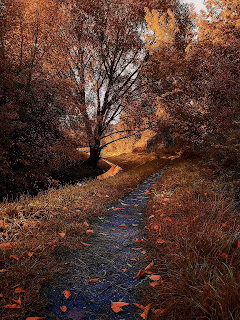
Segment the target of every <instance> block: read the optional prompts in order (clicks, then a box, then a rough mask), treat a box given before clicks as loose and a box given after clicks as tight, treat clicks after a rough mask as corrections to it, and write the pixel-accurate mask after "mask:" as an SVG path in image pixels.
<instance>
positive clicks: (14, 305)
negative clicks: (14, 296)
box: [4, 303, 21, 309]
mask: <svg viewBox="0 0 240 320" xmlns="http://www.w3.org/2000/svg"><path fill="white" fill-rule="evenodd" d="M4 308H8V309H20V308H21V306H20V305H19V304H17V303H14V304H7V305H6V306H4Z"/></svg>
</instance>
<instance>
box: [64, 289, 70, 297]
mask: <svg viewBox="0 0 240 320" xmlns="http://www.w3.org/2000/svg"><path fill="white" fill-rule="evenodd" d="M63 295H64V297H65V298H66V299H68V298H69V297H70V296H71V292H70V291H68V290H64V291H63Z"/></svg>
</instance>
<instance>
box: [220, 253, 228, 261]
mask: <svg viewBox="0 0 240 320" xmlns="http://www.w3.org/2000/svg"><path fill="white" fill-rule="evenodd" d="M220 256H221V257H222V258H223V259H227V258H228V254H227V253H225V252H222V253H221V254H220Z"/></svg>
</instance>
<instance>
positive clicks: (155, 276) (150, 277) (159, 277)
mask: <svg viewBox="0 0 240 320" xmlns="http://www.w3.org/2000/svg"><path fill="white" fill-rule="evenodd" d="M149 279H151V280H153V281H158V280H160V279H161V276H160V275H159V274H153V275H151V276H149Z"/></svg>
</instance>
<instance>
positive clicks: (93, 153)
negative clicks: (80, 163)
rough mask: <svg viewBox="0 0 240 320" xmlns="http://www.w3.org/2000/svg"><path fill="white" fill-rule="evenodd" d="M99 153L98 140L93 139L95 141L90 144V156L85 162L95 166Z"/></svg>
mask: <svg viewBox="0 0 240 320" xmlns="http://www.w3.org/2000/svg"><path fill="white" fill-rule="evenodd" d="M100 153H101V148H100V140H98V139H95V143H94V145H93V146H91V144H90V157H89V158H88V160H87V163H88V164H89V165H90V166H91V167H95V168H96V167H97V164H98V161H99V159H100Z"/></svg>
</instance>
